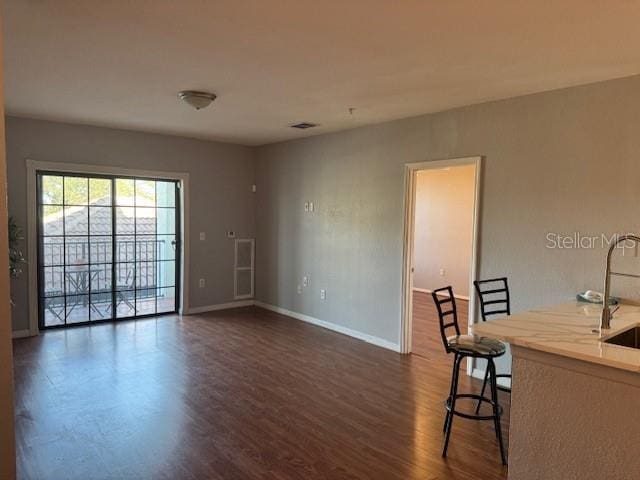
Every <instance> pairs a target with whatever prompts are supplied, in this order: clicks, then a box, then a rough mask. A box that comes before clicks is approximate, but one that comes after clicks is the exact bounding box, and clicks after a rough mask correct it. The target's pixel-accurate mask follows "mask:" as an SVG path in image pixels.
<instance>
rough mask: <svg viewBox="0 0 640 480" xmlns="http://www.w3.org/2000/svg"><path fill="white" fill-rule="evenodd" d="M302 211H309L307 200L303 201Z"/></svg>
mask: <svg viewBox="0 0 640 480" xmlns="http://www.w3.org/2000/svg"><path fill="white" fill-rule="evenodd" d="M304 211H305V212H308V211H309V202H304Z"/></svg>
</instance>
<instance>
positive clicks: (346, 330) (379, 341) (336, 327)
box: [255, 301, 400, 352]
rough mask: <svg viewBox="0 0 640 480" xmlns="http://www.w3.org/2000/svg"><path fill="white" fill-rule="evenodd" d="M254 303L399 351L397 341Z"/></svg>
mask: <svg viewBox="0 0 640 480" xmlns="http://www.w3.org/2000/svg"><path fill="white" fill-rule="evenodd" d="M255 305H256V307H261V308H264V309H266V310H271V311H272V312H276V313H280V314H282V315H286V316H287V317H291V318H295V319H296V320H301V321H303V322H306V323H311V324H313V325H317V326H318V327H322V328H326V329H327V330H332V331H334V332H338V333H342V334H343V335H348V336H349V337H353V338H357V339H358V340H363V341H365V342H367V343H371V344H372V345H377V346H378V347H382V348H386V349H387V350H393V351H394V352H400V345H398V344H397V343H393V342H390V341H388V340H384V339H382V338H379V337H374V336H373V335H368V334H366V333H362V332H358V331H357V330H352V329H350V328H347V327H343V326H341V325H336V324H335V323H331V322H327V321H325V320H320V319H318V318H314V317H310V316H309V315H305V314H303V313H298V312H293V311H291V310H287V309H286V308H282V307H276V306H275V305H269V304H268V303H264V302H259V301H256V302H255Z"/></svg>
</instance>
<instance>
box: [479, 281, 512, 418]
mask: <svg viewBox="0 0 640 480" xmlns="http://www.w3.org/2000/svg"><path fill="white" fill-rule="evenodd" d="M473 286H474V287H475V288H476V292H477V293H478V299H479V300H480V316H481V317H482V321H483V322H486V321H487V318H488V317H491V316H493V315H511V297H510V296H509V284H508V282H507V277H500V278H489V279H487V280H474V281H473ZM488 375H489V369H487V370H486V371H485V373H484V382H483V383H482V390H481V391H480V396H483V395H484V391H485V389H486V388H487V380H488ZM496 378H508V379H509V380H511V374H510V373H499V374H497V375H496ZM498 390H502V391H503V392H511V389H510V388H507V387H503V386H500V385H498ZM480 405H481V402H478V405H477V406H476V413H478V412H479V411H480Z"/></svg>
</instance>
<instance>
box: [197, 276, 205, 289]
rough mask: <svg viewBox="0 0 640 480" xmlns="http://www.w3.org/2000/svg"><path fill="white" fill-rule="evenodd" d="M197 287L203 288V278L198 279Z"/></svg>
mask: <svg viewBox="0 0 640 480" xmlns="http://www.w3.org/2000/svg"><path fill="white" fill-rule="evenodd" d="M198 287H200V288H204V278H201V279H200V280H199V281H198Z"/></svg>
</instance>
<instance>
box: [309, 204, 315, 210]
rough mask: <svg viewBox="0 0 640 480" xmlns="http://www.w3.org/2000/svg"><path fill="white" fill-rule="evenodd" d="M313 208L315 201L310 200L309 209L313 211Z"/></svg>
mask: <svg viewBox="0 0 640 480" xmlns="http://www.w3.org/2000/svg"><path fill="white" fill-rule="evenodd" d="M313 209H314V207H313V202H309V211H310V212H313Z"/></svg>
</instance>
